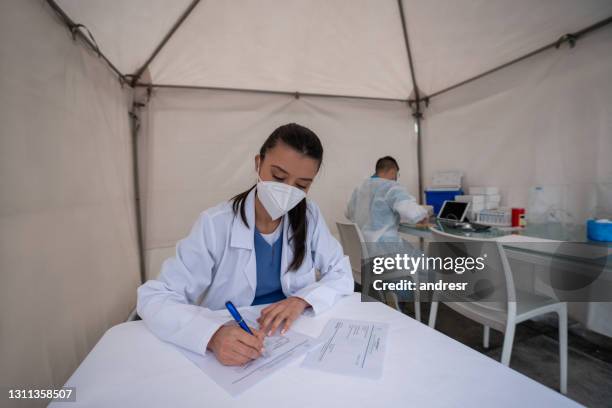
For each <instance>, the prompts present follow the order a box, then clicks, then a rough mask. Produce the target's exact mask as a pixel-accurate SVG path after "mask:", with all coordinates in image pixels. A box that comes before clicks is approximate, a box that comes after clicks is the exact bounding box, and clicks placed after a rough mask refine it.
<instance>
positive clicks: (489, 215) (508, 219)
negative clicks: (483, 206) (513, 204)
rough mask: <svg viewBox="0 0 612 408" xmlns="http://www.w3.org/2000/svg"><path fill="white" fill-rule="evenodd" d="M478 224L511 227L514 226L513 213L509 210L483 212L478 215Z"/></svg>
mask: <svg viewBox="0 0 612 408" xmlns="http://www.w3.org/2000/svg"><path fill="white" fill-rule="evenodd" d="M476 222H477V223H479V224H484V225H490V226H492V227H510V226H511V225H512V213H511V212H510V210H509V209H507V208H502V209H497V210H482V211H480V212H478V213H476Z"/></svg>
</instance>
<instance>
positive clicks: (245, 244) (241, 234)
mask: <svg viewBox="0 0 612 408" xmlns="http://www.w3.org/2000/svg"><path fill="white" fill-rule="evenodd" d="M256 189H257V188H254V189H252V190H251V191H250V192H249V194H248V195H247V197H246V200H245V202H244V215H245V216H246V219H247V222H248V224H249V226H248V227H247V226H246V225H244V222H242V218H241V217H240V211H238V214H236V216H235V217H234V223H233V225H232V236H231V241H230V245H231V246H232V247H234V248H244V249H250V250H253V249H254V247H255V246H254V245H255V244H254V239H255V238H254V237H255V191H256ZM290 235H291V236H293V229H292V228H291V226H290V225H289V215H288V214H285V215H283V241H284V242H286V241H287V240H288V239H290V237H289V236H290Z"/></svg>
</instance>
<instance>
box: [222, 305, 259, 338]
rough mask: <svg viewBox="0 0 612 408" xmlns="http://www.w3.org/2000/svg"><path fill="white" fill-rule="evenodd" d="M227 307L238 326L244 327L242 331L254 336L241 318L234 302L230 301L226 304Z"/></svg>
mask: <svg viewBox="0 0 612 408" xmlns="http://www.w3.org/2000/svg"><path fill="white" fill-rule="evenodd" d="M225 307H227V310H229V312H230V314H231V315H232V317H233V318H234V320H235V321H236V323H238V325H239V326H240V327H242V330H244V331H245V332H247V333H249V334H250V335H251V336H254V334H253V332H252V331H251V329H249V326H248V325H247V324H246V322H245V321H244V319H243V318H242V316H240V313H238V309H236V306H234V304H233V303H232V302H230V301H228V302H225Z"/></svg>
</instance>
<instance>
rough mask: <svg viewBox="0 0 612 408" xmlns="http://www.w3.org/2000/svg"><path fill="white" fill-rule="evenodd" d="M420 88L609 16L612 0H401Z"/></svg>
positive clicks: (472, 72)
mask: <svg viewBox="0 0 612 408" xmlns="http://www.w3.org/2000/svg"><path fill="white" fill-rule="evenodd" d="M403 1H404V9H405V10H406V26H407V28H408V34H409V36H410V48H411V50H412V54H413V58H414V61H415V68H414V70H415V73H416V76H417V83H418V84H419V88H420V89H421V90H423V91H424V92H425V94H432V93H434V92H436V91H440V90H442V89H444V88H447V87H449V86H452V85H455V84H457V83H459V82H461V81H464V80H466V79H469V78H472V77H474V76H476V75H479V74H481V73H483V72H485V71H488V70H490V69H493V68H495V67H497V66H499V65H502V64H504V63H506V62H508V61H511V60H513V59H515V58H518V57H521V56H523V55H525V54H527V53H529V52H531V51H533V50H536V49H538V48H540V47H542V46H544V45H546V44H549V43H551V42H554V41H555V40H557V39H558V38H560V37H561V36H562V35H564V34H567V33H572V32H576V31H578V30H581V29H583V28H585V27H588V26H590V25H592V24H594V23H596V22H598V21H600V20H603V19H604V18H606V17H609V16H611V15H612V1H610V0H586V1H576V0H469V1H466V0H463V1H456V0H436V1H427V2H424V1H422V0H403Z"/></svg>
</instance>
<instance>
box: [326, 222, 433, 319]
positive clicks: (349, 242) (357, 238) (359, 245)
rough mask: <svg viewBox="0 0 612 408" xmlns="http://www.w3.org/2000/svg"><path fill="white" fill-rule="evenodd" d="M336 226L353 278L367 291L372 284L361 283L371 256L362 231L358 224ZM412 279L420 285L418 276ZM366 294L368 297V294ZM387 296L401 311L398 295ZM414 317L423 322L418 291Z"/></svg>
mask: <svg viewBox="0 0 612 408" xmlns="http://www.w3.org/2000/svg"><path fill="white" fill-rule="evenodd" d="M336 226H337V227H338V232H339V233H340V241H341V242H342V248H343V249H344V253H345V254H346V255H347V256H348V257H349V260H350V262H351V269H352V271H353V278H354V280H355V282H356V283H357V284H358V285H360V286H361V288H362V290H365V289H364V288H369V287H370V282H363V283H362V282H361V265H362V262H363V260H366V259H368V258H369V255H368V248H367V245H366V243H365V240H364V238H363V235H362V234H361V230H360V229H359V226H357V224H354V223H350V222H336ZM383 275H384V274H383ZM397 277H399V276H397V274H389V275H388V276H384V278H385V280H388V279H395V278H397ZM412 278H413V279H414V280H415V283H416V284H417V285H418V280H417V277H416V274H415V275H414V276H412ZM365 294H366V296H367V293H365ZM379 294H380V295H381V296H384V295H385V293H382V291H381V292H380V293H379ZM386 294H387V295H389V296H390V297H391V301H392V302H393V306H394V307H395V309H396V310H398V311H401V310H400V307H399V302H398V299H397V295H396V294H395V293H393V292H387V293H386ZM381 300H382V299H381ZM414 317H415V319H416V320H418V321H421V302H420V298H419V293H418V291H415V293H414Z"/></svg>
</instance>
